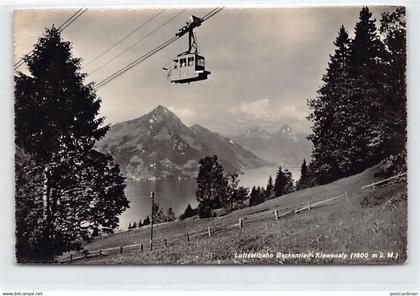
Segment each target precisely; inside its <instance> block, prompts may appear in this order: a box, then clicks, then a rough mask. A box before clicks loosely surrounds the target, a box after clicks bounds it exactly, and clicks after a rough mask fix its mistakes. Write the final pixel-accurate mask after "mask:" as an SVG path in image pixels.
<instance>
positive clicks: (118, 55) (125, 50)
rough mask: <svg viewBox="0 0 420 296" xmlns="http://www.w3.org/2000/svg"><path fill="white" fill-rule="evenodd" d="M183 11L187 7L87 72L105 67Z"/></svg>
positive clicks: (94, 71)
mask: <svg viewBox="0 0 420 296" xmlns="http://www.w3.org/2000/svg"><path fill="white" fill-rule="evenodd" d="M185 11H187V9H184V10H182V11H181V12H179V13H177V14H176V15H174V16H172V17H171V18H169V19H168V20H167V21H165V22H164V23H162V24H160V25H159V26H158V27H156V28H155V29H154V30H152V31H150V32H149V33H147V34H146V35H145V36H144V37H143V38H141V39H140V40H138V41H136V42H135V43H133V44H132V45H131V46H129V47H128V48H126V49H124V50H123V51H121V52H120V53H118V54H117V55H115V56H113V57H112V58H110V59H108V60H107V61H106V62H104V63H103V64H102V65H101V66H99V67H97V68H96V69H94V70H93V71H92V72H90V73H89V74H91V75H92V74H94V73H96V72H98V71H99V70H100V69H102V68H103V67H105V66H106V65H108V64H109V63H111V62H113V61H114V60H116V59H118V58H119V57H120V56H122V55H123V54H125V53H126V52H127V51H129V50H130V49H132V48H133V47H135V46H137V45H139V44H140V43H141V42H143V41H144V40H145V39H146V38H148V37H149V36H150V35H152V34H154V33H156V32H157V31H159V30H160V29H162V28H163V27H164V26H166V25H167V24H169V23H170V22H171V21H173V20H174V19H176V18H177V17H178V16H180V15H181V14H183V13H184V12H185Z"/></svg>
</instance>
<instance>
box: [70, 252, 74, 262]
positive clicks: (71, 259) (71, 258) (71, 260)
mask: <svg viewBox="0 0 420 296" xmlns="http://www.w3.org/2000/svg"><path fill="white" fill-rule="evenodd" d="M72 262H73V254H70V263H72Z"/></svg>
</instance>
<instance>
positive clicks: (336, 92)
mask: <svg viewBox="0 0 420 296" xmlns="http://www.w3.org/2000/svg"><path fill="white" fill-rule="evenodd" d="M334 45H335V47H336V49H335V52H334V54H333V55H331V56H330V62H329V63H328V68H327V72H326V74H325V75H324V76H323V78H322V81H323V83H324V84H323V86H322V87H321V88H320V89H319V90H318V96H317V97H315V98H314V99H311V100H308V105H309V107H310V108H311V114H310V115H309V116H308V119H309V120H311V121H312V123H313V126H312V134H311V135H310V136H309V137H308V138H309V140H311V141H312V144H313V150H312V163H313V166H314V168H315V170H316V175H317V179H318V180H317V182H318V183H321V184H322V183H327V182H329V181H331V180H333V179H335V178H338V177H339V176H340V174H341V171H340V167H341V165H340V164H344V163H346V162H348V160H346V159H344V158H345V155H344V154H343V153H342V151H341V149H344V148H345V147H343V146H342V144H343V141H344V140H343V139H342V136H343V135H344V130H345V123H344V122H345V117H346V116H348V112H347V109H346V108H347V100H346V95H347V91H348V87H349V73H348V64H349V57H350V49H349V46H350V39H349V36H348V33H347V31H346V30H345V28H344V26H341V28H340V30H339V33H338V37H337V38H336V40H335V42H334Z"/></svg>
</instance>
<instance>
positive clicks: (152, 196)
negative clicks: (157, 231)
mask: <svg viewBox="0 0 420 296" xmlns="http://www.w3.org/2000/svg"><path fill="white" fill-rule="evenodd" d="M150 197H151V198H152V221H151V226H150V251H151V250H153V216H154V212H153V211H154V209H155V192H154V191H152V192H151V193H150Z"/></svg>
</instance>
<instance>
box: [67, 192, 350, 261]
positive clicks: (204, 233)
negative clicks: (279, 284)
mask: <svg viewBox="0 0 420 296" xmlns="http://www.w3.org/2000/svg"><path fill="white" fill-rule="evenodd" d="M339 198H344V199H345V200H346V201H347V200H348V195H347V192H344V193H343V194H340V195H337V196H334V197H331V198H327V199H324V200H320V201H316V202H312V203H311V202H304V203H298V204H295V205H292V206H288V207H286V208H283V209H279V208H276V209H274V210H272V209H270V210H265V211H262V212H259V213H253V214H250V215H248V216H245V217H239V219H238V223H234V224H230V225H227V226H213V227H211V226H208V227H207V228H203V229H198V230H195V231H189V232H186V233H185V234H180V235H177V236H173V237H171V241H169V240H168V239H167V238H164V239H160V240H154V241H153V249H154V250H155V249H163V248H167V247H168V246H169V244H170V245H174V244H176V243H177V242H181V241H184V240H186V241H187V242H189V241H190V240H191V239H198V238H200V237H212V236H213V235H215V234H219V233H220V232H224V231H229V230H230V231H231V230H234V229H238V230H239V229H241V228H243V227H245V226H246V225H249V224H252V223H256V222H262V221H269V220H275V221H278V220H280V219H281V218H284V217H287V216H289V215H292V214H295V215H296V214H298V213H300V212H302V211H304V210H308V211H309V210H311V209H313V208H317V207H321V206H323V205H325V204H327V203H329V202H331V201H334V200H337V199H339ZM282 210H283V211H282ZM149 243H150V242H149ZM146 245H147V244H146V243H143V242H140V243H138V244H131V245H121V246H117V247H110V248H103V249H99V250H91V251H88V250H83V251H82V252H79V253H76V254H70V255H67V256H63V257H62V258H61V259H60V260H59V262H60V263H72V262H74V261H78V260H83V259H85V260H88V259H89V258H94V257H102V256H107V255H113V254H123V253H124V252H126V251H130V250H136V249H137V250H138V251H139V252H145V251H146V249H147V248H146Z"/></svg>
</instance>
